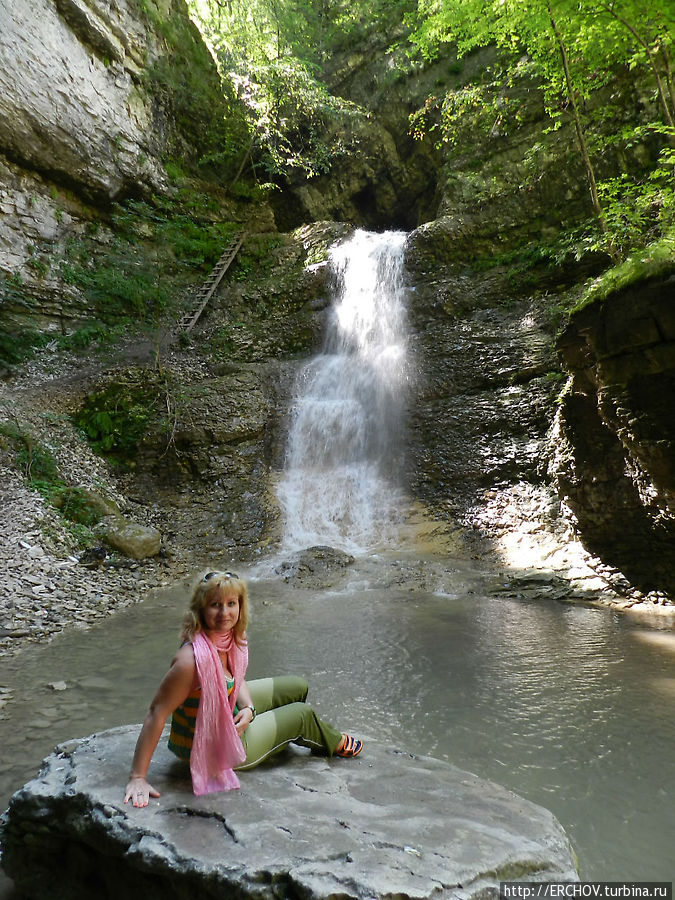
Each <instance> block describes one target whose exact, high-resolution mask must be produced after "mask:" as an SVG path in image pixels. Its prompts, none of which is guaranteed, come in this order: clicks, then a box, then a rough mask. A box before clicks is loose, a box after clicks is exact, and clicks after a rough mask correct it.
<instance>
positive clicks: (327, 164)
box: [190, 0, 409, 181]
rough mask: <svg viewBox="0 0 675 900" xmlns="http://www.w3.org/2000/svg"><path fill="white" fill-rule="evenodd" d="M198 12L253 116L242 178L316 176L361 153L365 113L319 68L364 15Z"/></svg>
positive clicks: (312, 8)
mask: <svg viewBox="0 0 675 900" xmlns="http://www.w3.org/2000/svg"><path fill="white" fill-rule="evenodd" d="M399 5H400V4H399V3H394V4H393V6H395V7H398V6H399ZM408 5H409V4H408ZM375 6H376V7H377V9H378V10H379V12H380V13H383V12H384V10H385V8H386V4H384V3H376V4H375ZM190 8H191V11H192V14H193V16H194V17H195V19H196V21H198V22H199V25H200V28H201V29H202V31H203V33H204V34H205V36H206V39H207V40H208V42H209V43H210V45H211V46H212V47H213V49H214V52H215V53H216V56H217V59H218V62H219V66H220V70H221V72H222V73H223V76H224V79H227V80H228V81H229V83H230V84H232V85H234V87H235V89H236V92H237V94H238V96H239V97H240V98H241V99H242V100H243V102H244V104H245V107H246V109H247V112H248V117H249V123H250V132H251V137H250V141H249V142H248V147H247V149H245V150H244V149H243V148H242V150H243V152H242V153H241V154H240V172H241V171H244V170H245V169H246V168H247V163H249V161H250V163H251V165H252V166H253V167H254V168H255V170H256V178H257V179H258V180H265V181H268V180H270V177H271V176H275V175H279V174H290V173H292V172H294V171H295V172H297V171H299V172H302V173H303V174H304V175H306V176H307V177H311V176H313V175H317V174H320V173H324V172H327V171H329V170H330V168H331V167H332V165H334V164H335V162H337V161H339V159H340V158H341V157H343V156H344V155H345V154H347V153H350V152H353V151H354V149H355V148H356V146H357V142H358V138H357V131H358V125H359V122H360V121H361V119H362V118H363V112H362V111H361V110H360V109H358V108H357V107H356V106H355V105H354V104H352V103H350V102H349V101H347V100H344V99H342V98H340V97H337V96H335V95H333V94H331V93H330V92H329V91H328V89H327V88H326V86H325V84H323V83H322V81H321V80H320V78H319V77H318V63H319V62H321V61H322V60H323V59H324V58H325V56H326V55H327V54H328V53H329V49H328V48H329V46H332V43H331V41H333V39H334V38H335V37H336V35H338V34H340V35H341V36H342V37H344V35H345V26H347V24H348V23H351V24H353V25H355V26H356V24H357V23H360V22H361V21H362V20H363V16H362V14H361V11H359V10H358V9H356V10H355V8H354V6H353V5H348V4H346V3H344V4H343V3H340V2H325V0H324V2H311V0H310V2H307V3H297V2H294V3H282V2H280V0H252V2H249V3H243V2H241V0H232V2H230V3H228V4H227V5H226V6H225V5H223V4H220V3H217V2H208V0H191V2H190ZM388 15H391V9H389V11H388ZM261 175H262V179H261V177H260V176H261ZM234 180H235V181H237V180H239V178H235V179H234Z"/></svg>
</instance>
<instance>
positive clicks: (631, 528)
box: [556, 262, 675, 592]
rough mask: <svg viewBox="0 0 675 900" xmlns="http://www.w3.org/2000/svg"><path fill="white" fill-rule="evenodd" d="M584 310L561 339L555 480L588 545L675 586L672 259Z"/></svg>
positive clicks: (644, 577)
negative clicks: (563, 374) (563, 385)
mask: <svg viewBox="0 0 675 900" xmlns="http://www.w3.org/2000/svg"><path fill="white" fill-rule="evenodd" d="M667 269H668V270H667V271H666V272H665V273H662V274H660V275H654V276H653V277H651V278H646V279H645V280H643V281H641V282H637V283H635V284H632V285H631V286H629V287H627V288H622V289H619V290H617V291H615V292H613V293H611V294H610V295H609V296H607V297H606V298H605V299H603V300H598V301H596V302H594V303H591V304H589V305H588V306H586V307H585V308H583V309H581V310H580V311H579V312H577V313H576V314H575V315H574V316H572V319H571V322H570V324H569V326H568V327H567V329H566V330H565V332H564V333H563V335H562V336H561V338H560V340H559V344H558V348H559V351H560V355H561V358H562V361H563V363H564V365H565V367H566V368H567V369H568V370H569V371H570V372H571V375H572V378H571V380H570V383H569V385H568V388H567V390H566V391H565V393H564V394H563V396H562V397H561V403H560V411H559V416H558V426H559V435H558V438H559V440H558V458H557V460H556V476H557V482H558V489H559V493H560V495H561V497H562V498H564V501H565V503H566V504H567V506H568V507H569V508H570V510H571V511H572V513H573V515H574V516H575V518H576V520H577V523H578V526H579V529H580V531H581V533H582V534H583V536H584V540H585V542H586V544H587V545H588V546H589V547H590V548H591V549H592V550H593V551H594V552H597V553H600V554H601V555H602V556H603V558H605V559H606V560H607V561H609V562H611V563H612V564H613V565H615V566H617V567H618V568H620V569H621V570H622V571H623V572H625V574H626V575H627V577H628V578H629V579H631V581H633V582H634V583H636V584H638V585H640V586H642V587H643V588H646V589H648V590H652V589H654V588H661V589H665V590H667V591H669V592H670V591H673V590H674V589H675V575H674V574H673V573H674V571H675V551H674V550H673V547H674V546H675V544H674V539H675V392H674V390H673V388H674V387H675V311H674V309H675V307H674V305H673V300H674V299H675V263H672V262H671V263H670V264H669V266H668V267H667Z"/></svg>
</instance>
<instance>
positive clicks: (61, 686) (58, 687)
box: [47, 681, 68, 691]
mask: <svg viewBox="0 0 675 900" xmlns="http://www.w3.org/2000/svg"><path fill="white" fill-rule="evenodd" d="M47 687H50V688H51V689H52V690H53V691H65V690H67V688H68V685H67V684H66V683H65V681H50V682H49V684H48V685H47Z"/></svg>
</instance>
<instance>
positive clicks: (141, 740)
mask: <svg viewBox="0 0 675 900" xmlns="http://www.w3.org/2000/svg"><path fill="white" fill-rule="evenodd" d="M195 671H196V666H195V657H194V651H193V650H192V646H191V645H190V644H186V645H185V646H183V647H181V649H180V650H179V651H178V653H177V654H176V656H175V657H174V659H173V661H172V663H171V666H170V668H169V671H168V672H167V673H166V675H165V676H164V678H163V679H162V683H161V684H160V686H159V688H158V690H157V693H156V694H155V696H154V698H153V701H152V703H151V704H150V709H149V710H148V714H147V716H146V717H145V720H144V722H143V727H142V728H141V733H140V734H139V736H138V740H137V742H136V750H135V751H134V759H133V762H132V764H131V773H130V774H129V782H128V784H127V788H126V791H125V794H124V802H125V803H126V802H127V801H128V800H131V802H132V803H133V805H134V806H147V805H148V800H149V798H150V797H159V791H156V790H155V789H154V788H153V787H152V785H150V784H148V782H147V780H146V776H147V774H148V769H149V767H150V760H151V759H152V755H153V753H154V752H155V749H156V748H157V744H158V743H159V739H160V737H161V735H162V731H163V730H164V724H165V722H166V719H167V716H169V715H171V713H172V712H173V711H174V710H175V709H176V708H177V707H178V706H180V705H181V703H183V701H184V700H185V699H186V697H187V696H188V695H189V693H190V691H191V690H192V688H193V684H194V680H195Z"/></svg>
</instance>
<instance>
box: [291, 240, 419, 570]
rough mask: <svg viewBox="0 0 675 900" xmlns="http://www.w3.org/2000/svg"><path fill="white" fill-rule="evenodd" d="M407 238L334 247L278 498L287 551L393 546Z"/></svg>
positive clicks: (398, 500) (404, 376) (404, 377)
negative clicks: (328, 301)
mask: <svg viewBox="0 0 675 900" xmlns="http://www.w3.org/2000/svg"><path fill="white" fill-rule="evenodd" d="M405 239H406V235H405V233H403V232H394V231H390V232H385V233H384V234H372V233H369V232H365V231H361V230H359V231H356V232H355V234H354V235H353V237H352V238H351V239H350V240H348V241H347V242H345V243H343V244H341V245H339V246H337V247H335V248H333V250H332V251H331V259H330V264H331V266H332V268H333V271H334V274H335V277H336V285H337V287H336V292H335V300H334V304H333V308H332V310H331V315H330V323H329V326H328V333H327V336H326V341H325V346H324V350H323V352H322V353H321V354H319V355H318V356H316V357H315V358H314V359H312V360H311V361H310V362H309V363H308V364H307V365H306V366H305V368H304V369H303V371H302V372H301V373H300V376H299V378H298V383H297V386H296V396H295V399H294V403H293V407H292V411H291V425H290V431H289V438H288V449H287V454H286V463H285V471H284V472H283V474H282V477H281V480H280V483H279V485H278V489H277V494H278V499H279V503H280V506H281V510H282V513H283V517H284V536H283V544H284V546H285V547H286V548H288V549H300V548H303V547H309V546H312V545H315V544H328V545H330V546H332V547H338V548H341V549H343V550H349V551H350V552H359V551H363V550H366V549H368V548H369V547H373V546H375V545H377V544H380V543H382V542H391V541H392V540H393V539H394V538H395V532H396V526H397V523H398V522H399V521H400V518H401V508H402V494H401V491H400V489H399V487H398V474H399V471H400V466H401V461H402V460H401V456H402V447H401V441H402V432H403V427H404V410H405V403H406V395H407V390H406V388H407V386H408V381H409V367H408V362H407V356H406V340H407V337H406V331H407V326H406V310H405V303H404V300H405V287H404V283H403V246H404V243H405Z"/></svg>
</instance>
